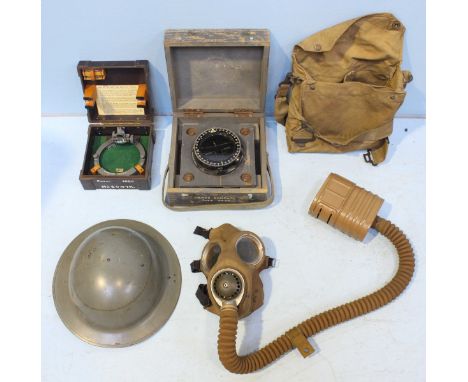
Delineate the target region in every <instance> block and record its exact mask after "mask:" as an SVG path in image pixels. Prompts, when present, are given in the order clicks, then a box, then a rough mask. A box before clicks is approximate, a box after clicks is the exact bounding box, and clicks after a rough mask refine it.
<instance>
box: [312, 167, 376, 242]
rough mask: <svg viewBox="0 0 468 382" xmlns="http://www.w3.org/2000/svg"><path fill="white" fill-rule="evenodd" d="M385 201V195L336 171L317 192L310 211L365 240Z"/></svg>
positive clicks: (326, 221)
mask: <svg viewBox="0 0 468 382" xmlns="http://www.w3.org/2000/svg"><path fill="white" fill-rule="evenodd" d="M382 203H383V199H382V198H380V197H378V196H377V195H374V194H373V193H371V192H369V191H367V190H365V189H363V188H361V187H359V186H357V185H356V184H354V183H353V182H351V181H349V180H347V179H345V178H343V177H342V176H339V175H337V174H333V173H332V174H330V175H329V176H328V178H327V179H326V180H325V182H324V184H323V185H322V187H321V188H320V190H319V192H318V193H317V195H316V196H315V198H314V200H313V202H312V204H311V206H310V209H309V214H310V215H312V216H314V217H316V218H317V219H320V220H322V221H324V222H325V223H327V224H330V225H331V226H332V227H335V228H337V229H339V230H340V231H342V232H344V233H345V234H347V235H349V236H351V237H353V238H355V239H357V240H361V241H362V240H364V238H365V237H366V235H367V232H368V231H369V228H370V227H371V225H372V222H373V221H374V220H375V217H376V216H377V213H378V212H379V210H380V207H381V206H382Z"/></svg>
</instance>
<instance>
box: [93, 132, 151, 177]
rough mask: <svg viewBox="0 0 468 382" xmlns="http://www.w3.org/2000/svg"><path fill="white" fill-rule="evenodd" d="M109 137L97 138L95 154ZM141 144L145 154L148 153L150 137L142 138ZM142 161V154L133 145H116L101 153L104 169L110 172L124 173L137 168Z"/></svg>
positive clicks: (94, 143)
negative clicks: (134, 167)
mask: <svg viewBox="0 0 468 382" xmlns="http://www.w3.org/2000/svg"><path fill="white" fill-rule="evenodd" d="M108 139H109V136H95V137H94V142H93V153H95V152H96V151H97V150H98V148H99V147H100V146H101V145H102V144H103V143H104V142H106V141H107V140H108ZM140 143H141V144H142V146H143V148H144V149H145V152H147V151H148V136H140ZM139 161H140V152H139V151H138V149H137V148H136V146H135V145H134V144H132V143H126V144H120V145H119V144H114V145H111V146H109V147H108V148H107V149H105V150H104V151H103V152H102V153H101V158H100V163H101V166H102V168H104V169H105V170H107V171H109V172H115V173H119V172H124V171H127V170H128V169H130V168H132V167H133V166H135V165H136V164H137V163H138V162H139Z"/></svg>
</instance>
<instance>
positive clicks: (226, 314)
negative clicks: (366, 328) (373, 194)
mask: <svg viewBox="0 0 468 382" xmlns="http://www.w3.org/2000/svg"><path fill="white" fill-rule="evenodd" d="M372 227H373V228H374V229H376V230H377V231H378V232H380V233H381V234H382V235H384V236H386V237H387V238H388V239H389V240H390V241H391V242H392V243H393V245H394V246H395V248H396V250H397V253H398V259H399V266H398V270H397V272H396V274H395V276H394V277H393V278H392V280H391V281H390V282H389V283H388V284H386V285H385V286H384V287H382V288H381V289H379V290H377V291H376V292H374V293H372V294H369V295H367V296H365V297H362V298H360V299H358V300H354V301H352V302H349V303H347V304H344V305H340V306H338V307H336V308H333V309H330V310H327V311H325V312H323V313H320V314H318V315H316V316H313V317H311V318H309V319H307V320H306V321H303V322H302V323H300V324H299V325H297V326H296V327H295V328H293V329H298V330H299V331H300V332H301V333H302V335H304V336H305V337H306V338H307V337H310V336H312V335H314V334H316V333H318V332H320V331H322V330H324V329H327V328H329V327H331V326H334V325H337V324H340V323H342V322H344V321H348V320H350V319H352V318H355V317H358V316H361V315H363V314H366V313H369V312H371V311H373V310H376V309H378V308H380V307H382V306H384V305H386V304H388V303H389V302H391V301H392V300H394V299H395V298H396V297H397V296H398V295H399V294H401V293H402V292H403V290H404V289H405V288H406V287H407V286H408V284H409V282H410V281H411V278H412V276H413V272H414V254H413V249H412V247H411V244H410V243H409V241H408V239H407V238H406V236H405V234H404V233H403V232H402V231H400V229H399V228H398V227H396V226H395V225H393V224H392V223H390V222H389V221H387V220H385V219H383V218H380V217H378V216H377V217H376V219H375V221H374V223H373V224H372ZM237 322H238V315H237V307H236V306H234V305H229V304H226V305H224V306H223V307H222V308H221V315H220V324H219V336H218V354H219V359H220V361H221V362H222V364H223V365H224V367H225V368H226V369H227V370H229V371H230V372H232V373H237V374H246V373H251V372H254V371H256V370H259V369H262V368H263V367H265V366H267V365H269V364H270V363H272V362H273V361H275V360H276V359H278V358H279V357H281V356H282V355H283V354H285V353H286V352H288V351H290V350H292V349H293V347H294V346H293V344H292V342H291V340H290V339H289V337H288V336H287V335H286V333H285V334H283V335H281V336H280V337H278V338H277V339H276V340H274V341H273V342H271V343H269V344H268V345H266V346H265V347H263V348H262V349H260V350H258V351H256V352H253V353H251V354H248V355H244V356H239V355H238V354H237V351H236V335H237Z"/></svg>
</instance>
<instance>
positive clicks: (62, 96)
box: [26, 0, 426, 116]
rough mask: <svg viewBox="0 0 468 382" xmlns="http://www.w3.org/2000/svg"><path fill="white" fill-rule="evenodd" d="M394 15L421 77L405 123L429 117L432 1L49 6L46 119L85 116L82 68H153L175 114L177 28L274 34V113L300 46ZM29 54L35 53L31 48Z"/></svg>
mask: <svg viewBox="0 0 468 382" xmlns="http://www.w3.org/2000/svg"><path fill="white" fill-rule="evenodd" d="M376 12H392V13H393V14H394V15H395V16H396V17H398V18H399V19H400V20H401V21H402V22H403V24H404V25H405V26H406V35H405V46H404V53H403V54H404V59H403V68H404V69H409V70H411V71H412V72H413V75H414V81H413V82H412V83H410V84H409V85H408V88H407V90H408V95H407V97H406V100H405V103H404V104H403V106H402V107H401V108H400V110H399V115H400V116H415V115H416V116H422V115H425V112H426V109H425V97H426V64H425V57H426V41H425V29H426V24H425V19H426V15H425V1H424V0H412V1H408V0H390V1H387V0H362V1H359V0H357V1H347V0H284V1H274V0H231V1H223V0H193V1H189V0H169V1H158V0H139V1H128V0H127V1H126V0H95V1H89V0H88V1H64V0H43V1H42V112H43V113H44V114H45V115H50V114H62V115H63V114H77V113H79V114H83V113H84V105H83V102H82V96H81V85H80V81H79V78H78V75H77V72H76V64H77V62H78V61H79V60H137V59H147V60H149V61H150V75H151V87H152V94H153V98H154V99H153V103H154V105H155V107H156V110H157V112H158V114H163V115H167V114H170V113H171V111H172V110H171V102H170V95H169V88H168V82H167V71H166V61H165V57H164V50H163V36H164V30H165V29H169V28H268V29H269V30H270V32H271V50H270V66H269V79H268V93H267V108H266V112H267V113H268V114H272V112H273V96H274V92H275V89H276V86H277V83H278V82H279V81H280V80H281V79H282V77H283V76H284V74H285V73H286V72H287V71H288V70H289V68H290V54H291V50H292V47H293V46H294V44H295V43H297V42H299V41H300V40H302V39H304V38H306V37H307V36H309V35H311V34H313V33H315V32H317V31H319V30H321V29H323V28H326V27H329V26H332V25H334V24H337V23H339V22H342V21H345V20H347V19H350V18H354V17H358V16H361V15H364V14H368V13H376ZM26 49H27V47H26Z"/></svg>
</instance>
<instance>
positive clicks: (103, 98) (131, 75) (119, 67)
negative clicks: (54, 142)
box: [77, 60, 153, 124]
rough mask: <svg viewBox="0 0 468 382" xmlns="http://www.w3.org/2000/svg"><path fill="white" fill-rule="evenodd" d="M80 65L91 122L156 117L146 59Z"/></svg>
mask: <svg viewBox="0 0 468 382" xmlns="http://www.w3.org/2000/svg"><path fill="white" fill-rule="evenodd" d="M77 69H78V75H79V76H80V79H81V85H82V87H83V101H84V103H85V108H86V109H87V111H88V121H89V122H91V123H103V124H105V123H118V122H123V123H129V122H130V123H132V122H138V121H151V120H152V119H153V110H152V107H151V99H150V88H149V64H148V61H147V60H139V61H80V62H79V63H78V66H77Z"/></svg>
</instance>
